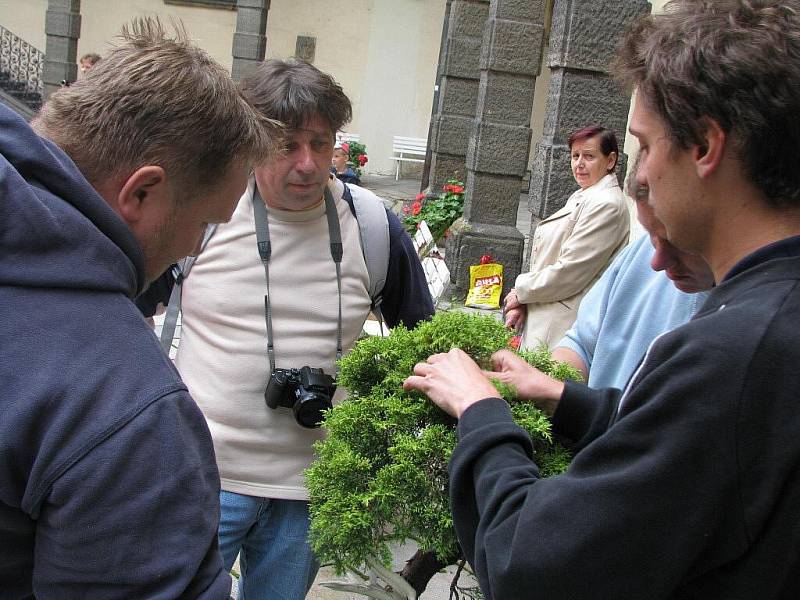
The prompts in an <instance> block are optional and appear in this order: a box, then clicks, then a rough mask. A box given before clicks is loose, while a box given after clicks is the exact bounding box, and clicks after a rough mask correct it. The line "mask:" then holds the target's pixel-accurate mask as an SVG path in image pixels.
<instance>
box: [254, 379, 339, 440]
mask: <svg viewBox="0 0 800 600" xmlns="http://www.w3.org/2000/svg"><path fill="white" fill-rule="evenodd" d="M335 391H336V382H335V380H334V379H333V377H331V376H330V375H326V374H325V372H324V371H323V370H322V369H312V368H311V367H300V368H299V369H275V370H274V371H273V372H272V375H270V377H269V383H267V389H266V391H265V392H264V400H265V401H266V403H267V406H269V407H270V408H278V407H279V406H282V407H284V408H291V409H292V412H293V413H294V418H295V420H296V421H297V423H298V424H299V425H302V426H303V427H307V428H309V429H313V428H315V427H319V426H320V424H321V423H322V418H323V414H322V411H324V410H329V409H331V408H333V402H332V399H333V393H334V392H335Z"/></svg>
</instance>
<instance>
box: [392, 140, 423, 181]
mask: <svg viewBox="0 0 800 600" xmlns="http://www.w3.org/2000/svg"><path fill="white" fill-rule="evenodd" d="M427 149H428V140H426V139H425V138H415V137H404V136H402V135H396V136H394V137H393V138H392V153H393V154H394V156H391V157H390V158H391V159H392V160H396V161H397V171H395V174H394V180H395V181H397V180H398V179H400V163H402V162H415V163H424V162H425V153H426V152H427ZM414 156H421V157H422V158H413V157H414Z"/></svg>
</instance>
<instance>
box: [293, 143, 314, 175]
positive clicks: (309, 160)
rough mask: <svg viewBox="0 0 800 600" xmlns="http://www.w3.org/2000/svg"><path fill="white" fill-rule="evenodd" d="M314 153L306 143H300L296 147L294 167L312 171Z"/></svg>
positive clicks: (299, 169)
mask: <svg viewBox="0 0 800 600" xmlns="http://www.w3.org/2000/svg"><path fill="white" fill-rule="evenodd" d="M314 167H315V165H314V153H313V152H312V151H311V147H310V146H308V145H302V146H300V148H298V149H297V155H296V160H295V168H296V169H297V170H298V171H312V170H313V169H314Z"/></svg>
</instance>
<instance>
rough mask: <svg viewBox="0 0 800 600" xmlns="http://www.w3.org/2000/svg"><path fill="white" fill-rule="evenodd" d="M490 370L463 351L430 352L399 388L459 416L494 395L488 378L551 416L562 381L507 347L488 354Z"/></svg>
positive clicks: (456, 349)
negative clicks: (420, 394) (422, 396)
mask: <svg viewBox="0 0 800 600" xmlns="http://www.w3.org/2000/svg"><path fill="white" fill-rule="evenodd" d="M492 362H493V363H494V368H495V370H494V371H482V370H481V369H480V367H479V366H478V365H477V364H476V363H475V361H474V360H472V359H471V358H470V357H469V356H468V355H467V354H466V353H465V352H464V351H463V350H461V349H459V348H453V349H452V350H450V352H447V353H446V354H434V355H432V356H430V357H428V360H427V361H426V362H424V363H417V364H416V365H415V366H414V375H412V376H410V377H408V378H407V379H406V380H405V381H404V382H403V389H406V390H419V391H421V392H422V393H424V394H425V395H427V396H428V397H429V398H430V399H431V400H433V402H434V403H436V405H437V406H439V408H441V409H442V410H444V411H445V412H447V413H449V414H451V415H453V416H454V417H457V418H460V417H461V415H462V414H463V412H464V411H465V410H467V408H469V407H470V406H472V405H473V404H475V403H476V402H478V401H480V400H483V399H484V398H497V397H498V393H497V390H496V389H495V387H494V385H493V384H492V383H491V381H490V380H489V378H490V377H491V378H494V379H497V380H499V381H502V382H503V383H507V384H510V385H513V386H514V387H515V388H516V390H517V394H518V396H519V398H520V399H521V400H529V401H532V402H533V403H534V404H536V405H537V406H538V407H539V408H541V409H542V410H544V411H545V412H546V413H547V414H549V415H552V414H553V413H554V412H555V409H556V407H557V406H558V401H559V399H560V398H561V393H562V392H563V390H564V384H563V383H562V382H560V381H557V380H555V379H552V378H551V377H548V376H547V375H545V374H544V373H542V372H541V371H539V370H538V369H536V368H534V367H532V366H530V365H529V364H528V363H527V362H525V361H524V360H523V359H522V358H520V357H519V356H517V355H516V354H514V353H513V352H511V351H509V350H500V351H499V352H495V353H494V354H493V355H492Z"/></svg>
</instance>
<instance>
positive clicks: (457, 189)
mask: <svg viewBox="0 0 800 600" xmlns="http://www.w3.org/2000/svg"><path fill="white" fill-rule="evenodd" d="M450 191H452V192H453V193H454V194H463V193H464V186H463V185H454V186H451V188H450Z"/></svg>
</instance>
